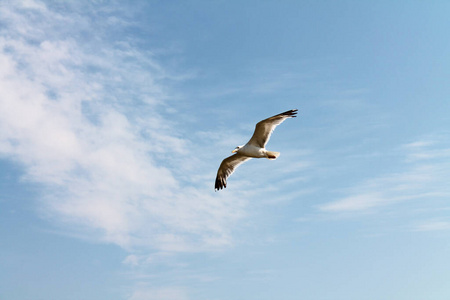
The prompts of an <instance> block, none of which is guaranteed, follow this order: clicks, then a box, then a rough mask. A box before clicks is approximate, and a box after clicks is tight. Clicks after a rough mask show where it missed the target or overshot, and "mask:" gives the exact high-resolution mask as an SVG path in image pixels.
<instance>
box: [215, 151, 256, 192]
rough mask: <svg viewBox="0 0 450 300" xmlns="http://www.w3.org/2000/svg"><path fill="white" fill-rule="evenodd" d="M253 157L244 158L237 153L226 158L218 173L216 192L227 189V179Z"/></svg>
mask: <svg viewBox="0 0 450 300" xmlns="http://www.w3.org/2000/svg"><path fill="white" fill-rule="evenodd" d="M250 158H251V157H248V156H244V155H242V154H239V153H236V154H234V155H231V156H229V157H227V158H225V159H224V160H223V161H222V163H221V164H220V167H219V170H218V171H217V177H216V185H215V190H216V191H217V190H221V189H223V188H226V187H227V178H228V177H229V176H230V175H231V174H233V172H234V170H236V168H237V167H238V166H239V165H240V164H242V163H244V162H245V161H247V160H249V159H250Z"/></svg>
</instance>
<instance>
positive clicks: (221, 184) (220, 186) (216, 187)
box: [214, 178, 227, 192]
mask: <svg viewBox="0 0 450 300" xmlns="http://www.w3.org/2000/svg"><path fill="white" fill-rule="evenodd" d="M226 187H227V182H226V180H220V179H219V178H216V184H215V185H214V191H216V192H217V191H219V190H221V189H224V188H226Z"/></svg>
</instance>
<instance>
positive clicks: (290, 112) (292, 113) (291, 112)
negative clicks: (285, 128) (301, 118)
mask: <svg viewBox="0 0 450 300" xmlns="http://www.w3.org/2000/svg"><path fill="white" fill-rule="evenodd" d="M297 111H298V109H291V110H288V111H285V112H284V113H281V114H280V115H282V116H288V117H290V118H295V117H296V114H297Z"/></svg>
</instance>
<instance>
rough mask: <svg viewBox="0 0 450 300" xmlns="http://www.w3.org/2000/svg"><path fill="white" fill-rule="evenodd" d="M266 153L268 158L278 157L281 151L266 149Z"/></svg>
mask: <svg viewBox="0 0 450 300" xmlns="http://www.w3.org/2000/svg"><path fill="white" fill-rule="evenodd" d="M266 155H267V158H268V159H277V158H278V156H280V152H275V151H266Z"/></svg>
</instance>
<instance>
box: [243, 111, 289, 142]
mask: <svg viewBox="0 0 450 300" xmlns="http://www.w3.org/2000/svg"><path fill="white" fill-rule="evenodd" d="M296 114H297V109H291V110H288V111H285V112H284V113H281V114H278V115H275V116H273V117H270V118H267V119H265V120H262V121H260V122H259V123H258V124H256V127H255V132H254V133H253V136H252V138H251V139H250V141H248V143H247V144H251V145H254V146H257V147H261V148H264V147H265V146H266V144H267V142H268V141H269V139H270V136H271V134H272V132H273V130H274V129H275V127H277V126H278V125H280V124H281V123H283V121H284V120H286V119H287V118H295V117H296Z"/></svg>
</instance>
